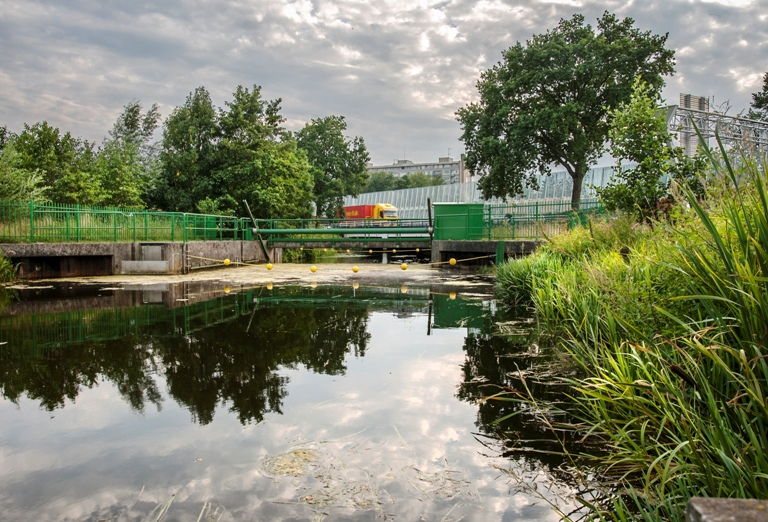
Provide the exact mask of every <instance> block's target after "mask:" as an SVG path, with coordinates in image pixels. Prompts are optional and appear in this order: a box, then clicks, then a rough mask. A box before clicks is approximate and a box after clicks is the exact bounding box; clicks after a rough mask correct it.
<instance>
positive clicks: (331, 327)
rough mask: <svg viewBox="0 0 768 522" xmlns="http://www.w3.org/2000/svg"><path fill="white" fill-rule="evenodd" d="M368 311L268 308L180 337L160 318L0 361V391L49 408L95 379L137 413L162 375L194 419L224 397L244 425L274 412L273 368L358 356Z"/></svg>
mask: <svg viewBox="0 0 768 522" xmlns="http://www.w3.org/2000/svg"><path fill="white" fill-rule="evenodd" d="M367 324H368V312H367V310H340V311H338V310H329V309H314V308H288V309H283V308H267V309H259V310H256V311H255V312H254V314H253V316H252V317H249V316H247V315H246V316H240V317H238V318H236V319H234V320H232V321H229V322H224V323H220V324H217V325H214V326H211V327H207V328H204V329H201V330H198V331H196V332H195V333H193V334H190V335H188V336H174V337H169V336H168V331H169V330H168V328H167V325H165V327H163V326H161V325H156V326H154V327H151V328H148V329H147V331H146V333H143V334H141V335H138V336H128V337H125V338H122V339H118V340H114V341H105V342H88V343H81V344H77V345H69V346H64V347H61V348H55V349H51V350H48V351H47V352H46V353H45V354H44V355H41V356H39V357H29V358H15V359H12V360H6V361H3V364H2V365H0V392H2V395H3V396H4V397H6V398H7V399H9V400H11V401H14V402H18V400H19V399H20V397H21V396H22V395H26V396H27V397H29V398H31V399H33V400H36V401H38V400H39V401H40V404H41V406H42V407H43V408H45V409H46V410H49V411H53V410H55V409H57V408H62V407H64V404H65V401H66V399H69V400H70V401H75V400H76V398H77V396H78V394H79V393H80V391H81V390H82V389H83V388H84V387H85V388H91V387H93V386H94V385H95V384H97V383H99V382H100V381H102V382H104V381H109V382H113V383H114V384H115V386H116V387H117V389H118V391H119V392H120V394H121V396H122V397H123V398H124V399H125V400H126V402H128V403H129V404H130V406H131V407H132V408H133V409H135V410H137V411H143V410H144V408H145V405H146V403H147V402H149V403H153V404H155V405H156V406H157V407H158V408H159V407H160V405H161V401H162V395H161V393H160V391H159V390H158V388H157V384H156V382H155V380H154V379H153V375H154V374H164V376H165V379H166V382H167V386H168V392H169V395H170V396H171V397H173V398H174V400H176V401H177V402H178V403H179V404H181V405H183V406H184V407H186V408H188V409H189V410H190V412H192V416H193V419H194V420H195V421H196V422H199V423H201V424H207V423H209V422H211V421H212V420H213V416H214V412H215V409H216V406H217V405H218V404H230V410H231V411H232V412H235V413H236V414H237V416H238V418H239V419H240V421H241V422H242V423H247V422H250V421H256V422H258V421H260V420H261V419H263V417H264V415H265V414H266V413H268V412H277V413H280V407H281V403H282V400H283V398H284V397H285V396H286V394H287V392H286V385H287V382H288V379H287V378H286V377H283V376H280V375H279V374H278V370H279V368H281V367H295V366H296V365H299V364H301V365H304V366H306V367H307V368H309V369H311V370H313V371H315V372H318V373H326V374H330V375H338V374H343V373H344V372H345V371H346V366H345V365H344V358H345V357H346V355H347V353H349V352H350V351H352V353H354V354H355V355H356V356H363V355H364V354H365V348H366V344H367V342H368V340H369V338H370V335H369V334H368V333H367V331H366V330H367Z"/></svg>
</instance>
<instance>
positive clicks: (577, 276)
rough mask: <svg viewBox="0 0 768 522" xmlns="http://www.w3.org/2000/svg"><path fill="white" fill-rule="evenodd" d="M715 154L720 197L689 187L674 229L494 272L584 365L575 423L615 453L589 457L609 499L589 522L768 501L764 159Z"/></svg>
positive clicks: (668, 516) (767, 198) (582, 238)
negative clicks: (724, 502)
mask: <svg viewBox="0 0 768 522" xmlns="http://www.w3.org/2000/svg"><path fill="white" fill-rule="evenodd" d="M705 153H706V154H707V155H708V157H709V159H710V164H711V173H710V179H711V184H712V185H713V187H714V188H713V189H712V190H711V192H710V195H709V197H708V198H707V199H706V200H705V201H703V202H702V201H698V200H696V198H695V197H693V194H691V193H690V192H688V191H687V190H685V188H681V189H680V193H681V194H682V195H683V196H684V197H685V201H686V202H687V205H680V206H679V208H678V209H677V211H676V212H677V214H676V215H675V216H673V219H672V220H671V221H670V222H664V223H655V224H654V225H653V227H634V228H632V227H630V228H629V229H627V227H626V224H625V223H624V224H622V223H619V222H618V221H603V222H600V223H593V224H592V227H591V228H590V227H583V228H582V229H580V230H577V231H574V232H571V233H570V234H567V235H565V236H563V237H559V238H553V241H552V242H551V243H550V244H548V245H547V246H546V247H545V248H544V249H543V251H542V252H541V253H539V254H537V255H535V256H532V257H531V258H530V259H526V260H524V261H514V262H512V263H510V264H509V265H506V266H503V267H500V268H499V271H498V278H499V284H500V287H501V291H502V294H503V295H504V296H505V297H506V298H507V299H509V300H510V301H516V302H520V301H524V300H526V299H527V300H528V302H530V303H531V304H532V305H533V306H534V307H535V308H536V310H537V313H538V314H539V317H540V318H541V320H542V323H543V324H545V325H546V326H548V327H549V329H550V330H552V331H557V332H558V333H559V334H560V336H561V339H562V342H561V345H560V346H561V348H562V349H563V350H564V351H565V352H567V354H568V355H569V356H570V358H571V360H572V361H573V363H574V364H575V365H577V367H578V369H579V373H578V377H576V378H574V377H569V378H565V379H564V381H565V382H566V383H567V384H568V385H570V390H571V398H572V401H573V403H574V405H575V407H574V408H573V409H572V410H570V411H571V414H572V415H573V417H572V418H573V422H572V423H570V424H569V425H568V426H567V429H570V430H572V431H574V432H578V433H579V436H581V437H584V438H585V439H587V440H590V439H591V440H592V441H593V442H597V443H599V444H601V445H602V446H603V447H605V448H608V450H609V451H607V452H605V453H603V454H601V455H599V456H590V455H581V456H580V457H579V458H580V459H581V462H582V464H583V465H584V466H586V467H587V468H588V469H589V470H591V471H593V472H595V476H596V477H597V479H596V481H595V484H593V486H597V487H598V488H599V489H600V490H601V491H602V496H601V497H600V499H599V500H594V499H584V502H585V505H588V506H589V507H590V509H591V511H590V513H589V515H588V517H589V518H593V519H600V520H670V521H678V520H679V521H682V520H684V507H685V504H686V502H687V501H688V499H689V498H690V497H691V496H715V497H735V498H760V499H766V498H768V403H767V402H766V396H767V395H768V362H767V361H768V357H767V355H768V354H766V348H765V344H766V341H768V326H766V325H768V298H767V297H766V290H768V288H767V285H768V273H767V270H766V269H767V268H768V187H766V179H765V175H766V172H768V162H766V158H765V156H762V157H761V158H757V159H756V158H754V157H740V158H738V160H734V158H731V157H729V155H728V154H727V153H726V151H725V149H724V148H723V147H722V144H720V150H719V152H718V153H717V154H716V153H714V152H713V151H710V150H706V151H705ZM596 231H599V232H598V233H596ZM600 234H602V236H601V235H600ZM612 238H613V239H612ZM620 245H621V247H626V249H625V250H623V251H622V250H621V248H618V247H619V246H620ZM553 259H558V261H557V262H555V261H553ZM515 264H516V265H515ZM510 265H515V266H514V267H513V266H510ZM550 411H551V408H550ZM542 414H543V413H542Z"/></svg>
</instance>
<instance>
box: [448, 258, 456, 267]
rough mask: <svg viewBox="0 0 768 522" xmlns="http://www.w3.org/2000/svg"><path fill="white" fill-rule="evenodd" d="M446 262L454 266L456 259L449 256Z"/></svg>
mask: <svg viewBox="0 0 768 522" xmlns="http://www.w3.org/2000/svg"><path fill="white" fill-rule="evenodd" d="M448 264H450V265H451V266H455V265H456V260H455V259H454V258H451V260H450V261H448Z"/></svg>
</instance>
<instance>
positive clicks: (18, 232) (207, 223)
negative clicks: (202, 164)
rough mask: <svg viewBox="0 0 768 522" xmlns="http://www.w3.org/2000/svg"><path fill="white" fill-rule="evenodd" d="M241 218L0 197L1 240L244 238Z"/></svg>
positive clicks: (66, 240)
mask: <svg viewBox="0 0 768 522" xmlns="http://www.w3.org/2000/svg"><path fill="white" fill-rule="evenodd" d="M246 235H247V230H246V228H245V227H243V221H242V220H241V219H240V218H236V217H232V216H216V215H206V214H190V213H185V212H155V211H148V210H135V209H125V208H108V207H96V206H84V205H66V204H59V203H39V202H33V201H29V202H13V203H8V202H0V243H40V242H42V243H79V242H130V241H133V242H136V241H181V242H188V241H201V240H238V239H247V238H246Z"/></svg>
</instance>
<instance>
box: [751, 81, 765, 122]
mask: <svg viewBox="0 0 768 522" xmlns="http://www.w3.org/2000/svg"><path fill="white" fill-rule="evenodd" d="M749 117H750V118H752V119H755V120H766V121H768V72H766V73H765V76H763V90H762V91H760V92H755V93H752V107H751V108H750V110H749Z"/></svg>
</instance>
